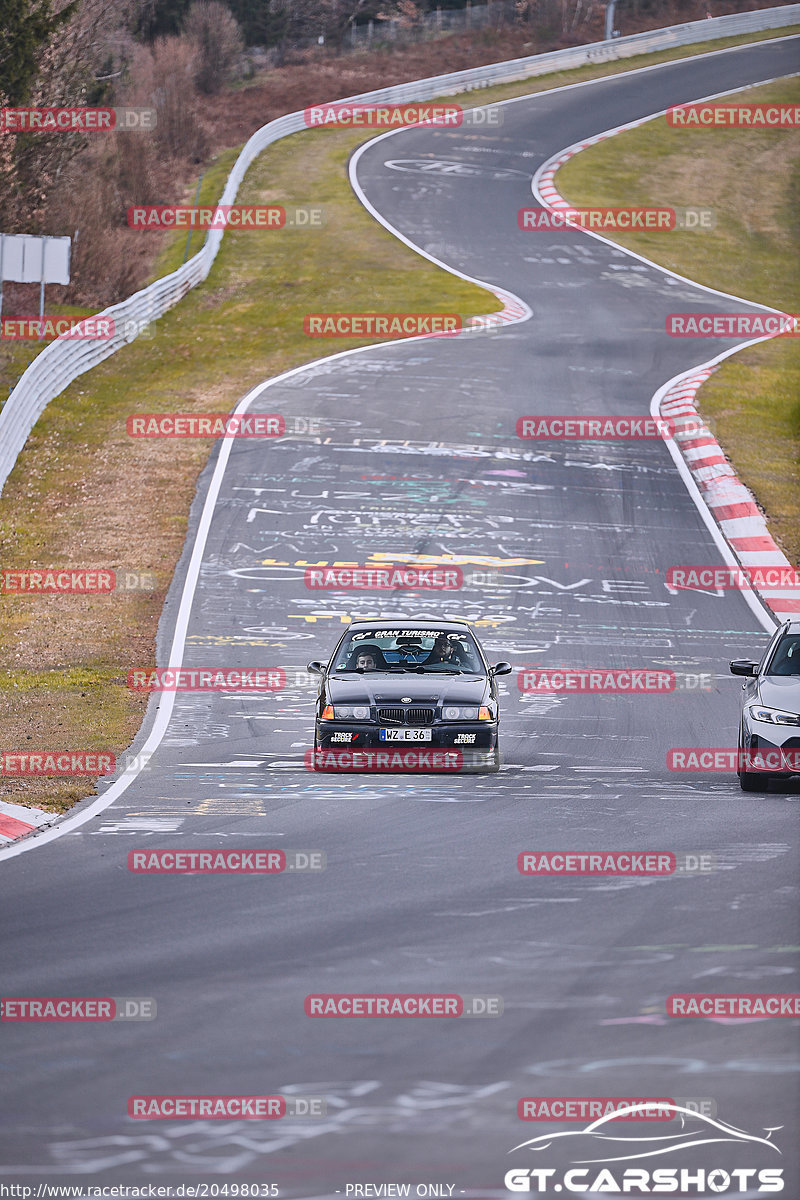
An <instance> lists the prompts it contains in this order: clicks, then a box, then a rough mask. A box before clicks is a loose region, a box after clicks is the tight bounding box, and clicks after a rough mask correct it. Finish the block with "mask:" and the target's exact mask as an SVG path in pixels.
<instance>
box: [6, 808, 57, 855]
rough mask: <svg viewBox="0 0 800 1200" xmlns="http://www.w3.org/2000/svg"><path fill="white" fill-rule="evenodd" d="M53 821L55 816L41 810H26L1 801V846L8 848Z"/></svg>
mask: <svg viewBox="0 0 800 1200" xmlns="http://www.w3.org/2000/svg"><path fill="white" fill-rule="evenodd" d="M53 820H55V814H54V813H50V812H44V810H43V809H41V808H26V807H25V806H24V805H23V804H11V803H9V801H8V800H0V846H7V845H8V843H9V842H15V841H16V840H17V838H21V837H25V835H26V834H28V833H33V831H34V829H38V828H39V826H40V825H46V824H47V823H48V821H53Z"/></svg>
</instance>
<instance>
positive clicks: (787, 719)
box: [748, 704, 800, 725]
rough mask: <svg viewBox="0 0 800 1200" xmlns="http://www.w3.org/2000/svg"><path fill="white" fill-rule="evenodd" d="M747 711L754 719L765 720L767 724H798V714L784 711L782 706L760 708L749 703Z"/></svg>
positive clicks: (799, 716) (799, 720)
mask: <svg viewBox="0 0 800 1200" xmlns="http://www.w3.org/2000/svg"><path fill="white" fill-rule="evenodd" d="M748 712H749V713H750V716H751V717H754V718H755V720H756V721H766V722H767V724H768V725H800V715H798V714H797V713H791V712H784V710H783V709H782V708H762V707H761V706H760V705H758V704H751V705H750V707H749V709H748Z"/></svg>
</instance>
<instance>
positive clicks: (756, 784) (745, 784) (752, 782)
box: [737, 730, 769, 792]
mask: <svg viewBox="0 0 800 1200" xmlns="http://www.w3.org/2000/svg"><path fill="white" fill-rule="evenodd" d="M737 757H738V759H739V762H740V763H743V762H744V757H745V750H744V743H743V740H742V731H741V730H740V732H739V744H738V746H737ZM738 775H739V787H740V788H741V789H742V791H743V792H765V791H766V790H767V787H768V786H769V775H760V774H757V773H756V772H754V771H746V770H745V769H744V766H742V769H741V771H739V772H738Z"/></svg>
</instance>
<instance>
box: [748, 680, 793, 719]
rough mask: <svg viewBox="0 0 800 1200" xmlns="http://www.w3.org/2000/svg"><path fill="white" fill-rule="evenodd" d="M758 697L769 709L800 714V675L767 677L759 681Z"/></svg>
mask: <svg viewBox="0 0 800 1200" xmlns="http://www.w3.org/2000/svg"><path fill="white" fill-rule="evenodd" d="M758 697H759V700H760V702H761V703H762V704H763V705H765V706H766V707H767V708H785V709H786V710H787V712H793V713H800V675H766V676H765V677H764V678H763V679H761V680H759V684H758Z"/></svg>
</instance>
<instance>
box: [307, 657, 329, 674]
mask: <svg viewBox="0 0 800 1200" xmlns="http://www.w3.org/2000/svg"><path fill="white" fill-rule="evenodd" d="M327 665H328V664H327V663H323V662H317V660H316V659H314V661H313V662H310V663H309V664H308V666H307V667H306V670H307V671H310V672H311V674H312V675H324V674H325V668H326V667H327Z"/></svg>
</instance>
